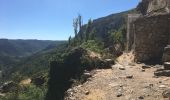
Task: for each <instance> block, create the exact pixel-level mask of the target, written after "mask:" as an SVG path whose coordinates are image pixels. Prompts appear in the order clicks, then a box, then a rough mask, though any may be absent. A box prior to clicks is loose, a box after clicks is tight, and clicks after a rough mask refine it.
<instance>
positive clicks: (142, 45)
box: [134, 14, 170, 62]
mask: <svg viewBox="0 0 170 100" xmlns="http://www.w3.org/2000/svg"><path fill="white" fill-rule="evenodd" d="M134 24H135V30H134V31H135V32H134V33H135V34H134V43H135V44H134V50H135V60H136V61H139V62H148V61H155V62H158V61H161V59H162V56H163V51H164V47H166V45H167V44H168V40H169V37H170V35H169V34H170V31H169V30H170V28H169V27H170V15H169V14H167V15H157V16H150V17H143V18H139V19H137V20H136V21H135V22H134Z"/></svg>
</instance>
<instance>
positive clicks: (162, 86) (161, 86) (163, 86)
mask: <svg viewBox="0 0 170 100" xmlns="http://www.w3.org/2000/svg"><path fill="white" fill-rule="evenodd" d="M166 87H167V86H165V85H160V86H159V88H166Z"/></svg>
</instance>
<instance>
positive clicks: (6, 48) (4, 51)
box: [0, 39, 62, 57]
mask: <svg viewBox="0 0 170 100" xmlns="http://www.w3.org/2000/svg"><path fill="white" fill-rule="evenodd" d="M61 43H62V41H47V40H46V41H43V40H8V39H0V48H1V49H0V56H10V57H24V56H29V55H31V54H34V53H36V52H39V51H41V50H43V49H45V48H47V47H49V46H51V45H58V44H61Z"/></svg>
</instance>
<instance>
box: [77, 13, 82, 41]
mask: <svg viewBox="0 0 170 100" xmlns="http://www.w3.org/2000/svg"><path fill="white" fill-rule="evenodd" d="M78 23H79V34H80V40H82V39H83V33H82V24H83V20H82V16H81V15H80V14H78Z"/></svg>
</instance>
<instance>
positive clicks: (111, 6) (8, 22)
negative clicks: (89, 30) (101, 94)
mask: <svg viewBox="0 0 170 100" xmlns="http://www.w3.org/2000/svg"><path fill="white" fill-rule="evenodd" d="M139 1H140V0H0V38H9V39H40V40H67V39H68V37H69V36H70V35H71V36H74V35H73V27H72V20H73V18H75V17H76V16H77V14H78V13H80V14H81V15H82V16H83V20H84V23H86V22H87V20H88V19H90V18H92V19H96V18H100V17H104V16H107V15H109V14H113V13H117V12H121V11H126V10H129V9H132V8H135V7H136V6H137V4H138V3H139Z"/></svg>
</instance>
